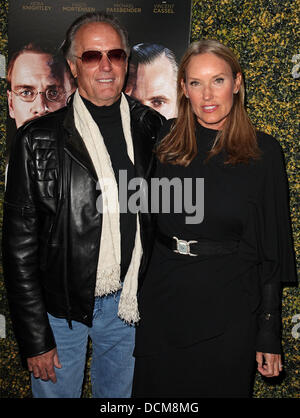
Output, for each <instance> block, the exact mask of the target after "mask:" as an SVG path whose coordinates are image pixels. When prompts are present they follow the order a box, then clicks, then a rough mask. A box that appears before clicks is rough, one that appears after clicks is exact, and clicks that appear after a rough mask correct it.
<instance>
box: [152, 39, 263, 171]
mask: <svg viewBox="0 0 300 418" xmlns="http://www.w3.org/2000/svg"><path fill="white" fill-rule="evenodd" d="M204 53H211V54H215V55H216V56H217V57H219V58H221V59H223V60H224V61H226V62H227V63H228V64H229V66H230V68H231V70H232V75H233V77H234V78H235V77H236V74H237V73H242V69H241V67H240V64H239V62H238V60H237V58H236V57H235V55H234V54H233V52H232V51H231V50H230V49H229V48H227V47H226V46H224V45H223V44H221V43H220V42H218V41H215V40H202V41H197V42H193V43H192V44H191V45H190V46H189V48H188V49H187V51H186V53H185V54H184V56H183V58H182V60H181V63H180V66H179V70H178V78H177V106H178V117H177V119H176V121H175V122H174V124H173V125H172V128H171V131H170V132H169V133H168V134H167V135H166V137H165V138H164V139H163V140H162V141H161V143H160V144H159V145H158V147H157V150H156V153H157V157H158V159H159V160H160V161H161V162H162V163H170V164H178V165H183V166H187V165H189V163H190V162H191V161H192V160H193V158H194V157H195V156H196V154H197V143H196V135H195V114H194V112H193V110H192V107H191V104H190V101H189V99H187V98H186V96H185V94H184V92H183V89H182V86H181V81H182V80H183V81H184V82H185V79H186V74H185V73H186V68H187V66H188V64H189V62H190V60H191V58H192V57H194V56H195V55H200V54H204ZM244 98H245V85H244V81H243V80H242V81H241V86H240V89H239V91H238V93H237V94H234V97H233V105H232V108H231V111H230V113H229V115H228V116H227V118H226V120H225V123H224V126H223V127H222V130H220V131H219V132H218V134H217V138H216V141H215V146H214V147H213V149H212V150H211V151H210V152H209V155H208V158H207V159H209V158H211V157H212V156H214V155H216V154H219V153H220V152H221V151H222V150H224V151H225V153H226V155H227V159H226V161H225V163H227V164H237V163H241V162H243V163H247V162H248V161H249V160H250V159H252V158H254V159H257V158H259V155H260V150H259V148H258V145H257V139H256V132H255V128H254V126H253V125H252V123H251V121H250V119H249V117H248V115H247V112H246V110H245V107H244Z"/></svg>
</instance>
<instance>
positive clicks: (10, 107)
mask: <svg viewBox="0 0 300 418" xmlns="http://www.w3.org/2000/svg"><path fill="white" fill-rule="evenodd" d="M12 94H13V93H12V91H10V90H7V103H8V110H9V116H10V117H11V118H12V119H15V111H14V107H13V102H12Z"/></svg>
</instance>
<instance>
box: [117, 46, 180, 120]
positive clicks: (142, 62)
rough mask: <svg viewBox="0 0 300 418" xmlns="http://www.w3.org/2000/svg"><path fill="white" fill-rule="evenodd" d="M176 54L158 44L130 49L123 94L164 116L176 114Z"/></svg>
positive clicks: (172, 116)
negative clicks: (124, 92)
mask: <svg viewBox="0 0 300 418" xmlns="http://www.w3.org/2000/svg"><path fill="white" fill-rule="evenodd" d="M176 80H177V64H176V59H175V55H174V54H173V52H172V51H170V50H169V49H168V48H166V47H164V46H162V45H158V44H147V43H142V44H138V45H135V46H134V47H133V48H132V52H131V60H130V65H129V76H128V81H127V84H126V90H125V91H126V93H127V94H129V95H131V96H132V97H134V98H135V99H137V100H139V101H140V102H141V103H143V104H144V105H147V106H150V107H152V108H153V109H155V110H157V111H158V112H159V113H161V114H162V115H163V116H165V117H166V118H167V119H170V118H174V117H176V116H177V104H176V97H177V96H176V82H177V81H176Z"/></svg>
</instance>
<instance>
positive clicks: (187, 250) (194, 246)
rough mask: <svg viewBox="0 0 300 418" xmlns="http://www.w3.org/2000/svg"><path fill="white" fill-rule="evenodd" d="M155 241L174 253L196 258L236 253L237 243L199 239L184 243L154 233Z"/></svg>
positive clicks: (160, 233) (179, 239) (158, 232)
mask: <svg viewBox="0 0 300 418" xmlns="http://www.w3.org/2000/svg"><path fill="white" fill-rule="evenodd" d="M156 239H157V240H158V241H159V242H160V243H161V244H163V245H164V246H166V247H167V248H168V249H169V250H172V251H174V252H175V253H179V254H183V255H190V256H193V257H195V256H197V255H205V256H209V255H226V254H232V253H234V252H236V251H237V249H238V246H239V241H211V240H203V239H200V240H198V241H196V240H190V241H186V240H184V239H181V238H177V237H175V236H174V237H170V236H168V235H164V234H163V233H162V232H160V231H157V232H156Z"/></svg>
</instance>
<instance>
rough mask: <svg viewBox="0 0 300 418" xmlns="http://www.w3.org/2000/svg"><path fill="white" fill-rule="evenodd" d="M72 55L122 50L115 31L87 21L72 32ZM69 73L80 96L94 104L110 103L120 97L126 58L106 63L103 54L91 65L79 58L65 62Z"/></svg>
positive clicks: (107, 104) (105, 25)
mask: <svg viewBox="0 0 300 418" xmlns="http://www.w3.org/2000/svg"><path fill="white" fill-rule="evenodd" d="M74 42H75V51H74V53H75V55H76V56H77V57H81V56H82V54H83V53H84V52H86V51H101V52H107V51H109V50H112V49H124V45H123V44H122V40H121V38H120V36H119V34H118V32H117V31H116V30H115V29H114V28H113V27H112V26H110V25H109V24H107V23H103V22H101V23H99V22H94V23H88V24H86V25H84V26H82V27H81V28H80V29H79V30H78V32H77V33H76V35H75V40H74ZM68 63H69V65H70V68H71V71H72V74H73V76H74V77H76V78H77V83H78V91H79V93H80V95H81V96H83V97H84V98H86V99H88V100H89V101H91V102H92V103H94V104H95V105H97V106H110V105H111V104H113V103H114V102H116V101H117V100H118V98H119V97H120V94H121V91H122V88H123V85H124V80H125V75H126V71H127V59H126V60H125V61H121V62H119V63H118V64H116V63H114V62H113V63H112V62H110V60H109V59H108V57H107V55H106V54H105V53H104V54H103V55H102V58H101V60H100V61H99V62H98V63H97V64H95V65H92V66H91V65H89V64H85V63H84V62H82V60H81V59H79V58H73V59H72V61H68Z"/></svg>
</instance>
